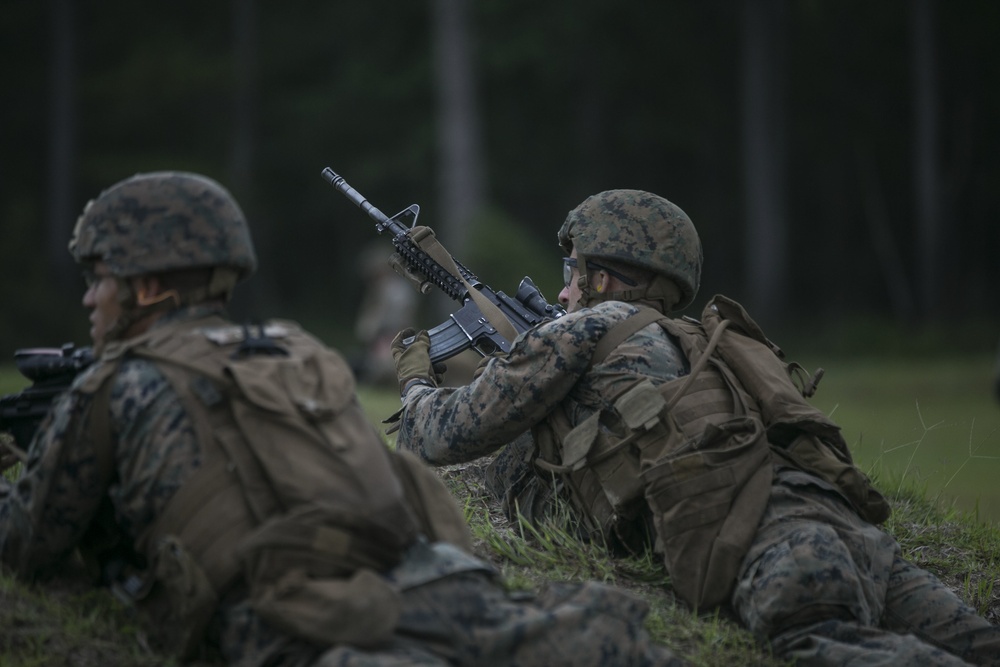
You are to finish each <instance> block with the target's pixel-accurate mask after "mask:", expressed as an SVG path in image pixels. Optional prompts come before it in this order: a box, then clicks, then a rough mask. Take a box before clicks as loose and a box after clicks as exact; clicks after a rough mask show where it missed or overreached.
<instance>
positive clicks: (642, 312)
mask: <svg viewBox="0 0 1000 667" xmlns="http://www.w3.org/2000/svg"><path fill="white" fill-rule="evenodd" d="M665 317H666V316H665V315H664V314H663V313H661V312H659V311H657V310H655V309H653V308H650V307H648V306H639V312H637V313H634V314H632V315H631V316H629V317H628V318H627V319H624V320H622V321H621V322H616V323H615V324H614V325H612V327H611V328H610V329H608V331H607V333H605V334H604V336H603V337H602V338H601V340H599V341H598V342H597V347H595V348H594V356H593V357H591V361H590V365H591V366H596V365H597V364H599V363H601V362H602V361H604V360H605V359H606V358H607V356H608V355H609V354H611V351H612V350H614V349H615V348H616V347H618V346H619V345H621V344H622V343H624V342H625V341H626V340H627V339H628V338H629V337H630V336H631V335H632V334H634V333H636V332H637V331H639V329H644V328H646V327H648V326H649V325H650V324H652V323H653V322H656V321H659V320H661V319H664V318H665Z"/></svg>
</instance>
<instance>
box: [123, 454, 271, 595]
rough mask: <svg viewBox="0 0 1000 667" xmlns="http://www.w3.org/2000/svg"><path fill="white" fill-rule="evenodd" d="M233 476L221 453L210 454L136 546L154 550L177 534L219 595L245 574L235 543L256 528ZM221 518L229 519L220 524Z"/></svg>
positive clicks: (147, 550)
mask: <svg viewBox="0 0 1000 667" xmlns="http://www.w3.org/2000/svg"><path fill="white" fill-rule="evenodd" d="M232 475H233V473H232V472H230V471H229V467H228V464H227V463H226V461H225V460H224V458H223V457H221V456H215V457H212V458H211V459H210V460H209V462H208V463H207V464H206V465H205V466H203V467H202V468H199V469H198V470H197V471H196V472H195V473H194V474H193V475H192V476H191V477H190V478H188V479H187V481H185V482H184V486H182V487H181V488H180V489H179V490H178V491H177V493H175V494H174V495H173V497H172V498H171V499H170V501H169V502H168V503H167V506H166V508H165V509H164V511H163V513H162V514H161V515H160V516H159V517H158V518H157V520H156V522H155V523H154V524H153V525H152V526H151V527H150V528H149V530H148V531H147V532H146V533H145V534H143V535H142V536H141V537H140V539H139V543H138V545H137V546H139V547H140V548H142V549H143V550H144V551H146V552H148V553H152V551H155V549H156V545H157V544H158V543H159V541H160V540H162V539H164V538H166V537H168V536H176V537H177V538H179V539H180V540H181V542H182V543H183V544H184V546H185V548H186V549H187V550H188V552H189V553H190V554H191V555H192V556H193V557H194V558H195V560H196V561H197V562H198V563H199V564H200V565H201V567H202V568H203V569H204V571H205V575H206V576H207V578H208V581H209V582H210V583H211V584H212V588H213V589H214V590H215V592H216V593H217V594H218V595H220V596H221V595H224V594H225V592H226V591H227V590H228V589H229V587H230V586H231V585H232V584H233V583H235V582H236V580H237V579H238V578H239V576H240V574H241V570H240V563H239V561H238V560H237V558H236V549H235V547H234V545H235V544H236V543H237V542H239V541H240V540H241V539H242V538H243V537H244V536H245V535H246V534H247V533H249V532H250V530H251V529H252V525H251V524H250V520H249V515H248V514H247V512H246V510H245V509H244V501H243V492H242V490H241V489H240V486H239V485H238V484H235V483H234V482H233V480H232ZM220 517H228V520H227V521H225V522H223V523H220V521H219V518H220ZM150 548H151V549H152V550H150Z"/></svg>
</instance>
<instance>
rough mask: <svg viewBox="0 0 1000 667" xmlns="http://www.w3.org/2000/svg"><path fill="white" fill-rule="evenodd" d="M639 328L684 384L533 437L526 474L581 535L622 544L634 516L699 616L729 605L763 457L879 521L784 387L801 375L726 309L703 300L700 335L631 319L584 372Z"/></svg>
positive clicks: (873, 504)
mask: <svg viewBox="0 0 1000 667" xmlns="http://www.w3.org/2000/svg"><path fill="white" fill-rule="evenodd" d="M653 322H657V323H659V324H660V326H661V327H663V328H664V329H665V330H666V331H667V332H668V333H669V334H670V335H671V336H673V337H674V339H675V340H677V341H678V343H679V344H680V346H681V348H682V351H683V352H684V354H685V355H686V357H687V358H688V360H689V361H690V363H691V372H690V373H689V374H688V375H687V376H685V377H682V378H678V379H677V380H673V381H670V382H666V383H664V384H662V385H660V386H659V387H654V386H653V385H652V383H650V382H649V381H648V380H643V381H639V382H637V383H635V384H634V385H632V386H631V387H630V388H628V389H627V390H625V391H623V392H622V393H621V394H620V395H619V396H617V397H612V399H613V401H614V410H612V411H610V413H595V414H594V415H592V416H591V418H590V419H588V420H585V421H584V422H582V423H580V424H577V425H576V426H571V425H570V424H569V423H568V421H567V420H566V418H565V416H564V415H561V413H557V414H554V415H553V417H552V418H551V419H550V420H548V422H547V424H546V425H545V428H543V429H536V437H537V438H538V447H539V456H540V458H539V460H538V461H536V464H537V465H538V467H539V468H540V469H541V470H542V474H557V475H559V477H560V479H561V480H562V481H563V482H564V483H565V485H566V487H567V488H568V489H569V492H570V498H571V500H572V502H573V503H574V504H575V505H576V506H577V507H578V508H579V509H580V510H581V513H582V514H583V515H584V516H585V518H586V520H587V522H588V523H589V525H590V526H591V527H592V530H594V531H595V532H598V531H599V532H601V533H603V534H604V535H605V536H609V535H611V536H614V537H617V538H618V539H620V540H621V541H623V542H625V543H626V544H628V540H634V539H635V538H636V536H637V529H636V526H637V525H639V526H640V527H641V521H642V519H641V515H640V510H639V507H640V503H641V504H642V505H643V506H646V507H648V508H649V509H650V510H651V512H652V523H653V526H654V528H655V535H656V548H657V551H659V552H661V553H662V554H663V557H664V563H665V565H666V567H667V571H668V573H669V574H670V576H671V582H672V585H673V586H674V589H675V590H676V592H677V593H678V595H679V596H680V597H681V598H683V599H684V600H685V601H687V602H688V603H689V604H690V605H691V606H692V607H695V608H706V607H714V606H717V605H720V604H725V603H727V602H728V600H729V597H730V595H731V593H732V589H733V586H734V585H735V578H736V574H737V571H738V568H739V565H740V563H741V561H742V559H743V556H744V555H745V554H746V552H747V550H748V549H749V547H750V544H751V542H752V540H753V537H754V534H755V532H756V528H757V525H758V523H759V522H760V518H761V516H762V515H763V512H764V508H765V506H766V505H767V501H768V498H769V497H770V488H771V482H772V477H773V465H774V462H775V457H780V459H781V460H782V461H784V462H786V463H787V464H789V465H794V466H796V467H799V468H801V469H803V470H806V471H809V472H812V473H814V474H816V475H817V476H819V477H820V478H822V479H824V480H826V481H828V482H830V483H831V484H834V485H835V486H837V487H838V488H840V489H841V491H842V492H843V493H844V494H845V496H846V497H847V498H848V499H849V500H850V501H851V502H852V503H853V504H854V506H855V507H856V508H857V509H858V511H859V513H861V515H862V516H864V517H865V518H866V519H868V520H870V521H876V522H877V521H882V520H884V519H885V518H886V517H887V516H888V505H887V503H885V500H884V499H883V498H882V497H881V496H880V495H879V494H878V492H877V491H875V489H874V488H873V487H872V486H871V484H870V483H869V481H868V479H867V478H866V477H865V476H864V475H863V474H862V473H861V472H860V471H859V470H858V469H857V468H856V467H855V466H854V464H853V462H852V461H851V458H850V454H849V452H848V449H847V446H846V443H844V441H843V438H842V436H841V435H840V431H839V428H838V427H837V426H836V425H835V424H834V423H833V422H831V421H830V420H829V419H828V418H826V416H825V415H823V414H822V413H821V412H819V411H818V410H817V409H815V408H814V407H812V406H811V405H809V404H808V403H807V402H806V401H805V398H804V397H803V392H805V393H806V394H811V391H813V390H814V389H815V386H814V384H813V385H811V386H810V385H805V386H803V387H802V388H800V387H796V385H795V383H794V382H793V380H792V377H795V376H800V375H801V373H802V372H801V369H800V368H799V367H798V366H797V365H796V364H791V363H786V362H785V361H783V359H782V353H781V351H780V349H778V348H777V347H776V346H774V345H773V344H772V343H771V342H770V341H768V340H767V338H766V337H765V336H764V334H763V332H762V331H761V330H760V328H759V327H758V326H757V325H756V323H754V322H753V320H752V319H751V318H750V317H749V315H747V314H746V312H745V311H744V310H743V308H742V307H741V306H740V305H739V304H737V303H736V302H734V301H732V300H730V299H728V298H726V297H723V296H716V297H715V298H713V299H712V301H710V302H709V304H708V305H707V306H706V308H705V310H704V312H703V316H702V321H701V322H697V321H695V320H688V319H684V320H675V319H670V318H667V317H665V316H663V315H662V314H661V313H659V312H657V311H655V310H653V309H651V308H641V309H640V311H639V312H638V313H637V314H636V315H634V316H633V317H631V318H629V319H627V320H625V321H623V322H621V323H619V324H618V325H617V326H615V327H613V328H612V329H611V330H610V331H609V332H608V333H607V334H606V335H605V337H604V338H603V339H602V340H601V342H600V343H599V345H598V348H597V350H596V351H595V355H594V359H593V361H592V363H595V364H596V363H599V362H600V361H601V360H603V359H604V358H605V357H606V356H607V354H608V353H610V352H611V351H612V350H613V349H614V348H615V347H617V345H619V344H620V343H621V342H623V341H624V340H625V339H627V338H628V337H629V336H631V335H632V334H633V333H635V332H636V331H638V330H639V329H641V328H643V327H645V326H648V325H649V324H652V323H653ZM613 434H617V435H613ZM638 534H641V531H640V532H639V533H638ZM633 548H634V547H633Z"/></svg>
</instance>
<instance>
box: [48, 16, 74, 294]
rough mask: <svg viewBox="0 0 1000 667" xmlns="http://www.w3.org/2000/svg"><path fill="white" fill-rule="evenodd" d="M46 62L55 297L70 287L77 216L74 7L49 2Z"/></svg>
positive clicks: (50, 258) (51, 264) (51, 260)
mask: <svg viewBox="0 0 1000 667" xmlns="http://www.w3.org/2000/svg"><path fill="white" fill-rule="evenodd" d="M49 12H50V16H49V19H50V24H49V28H50V37H51V40H52V41H51V43H50V45H49V57H50V59H51V60H50V62H51V70H50V71H51V78H50V81H49V83H50V98H49V118H48V124H49V158H48V179H47V180H48V183H47V186H46V200H47V203H48V208H47V211H46V224H45V228H46V233H45V238H46V242H45V243H46V255H47V260H48V265H49V267H50V270H51V275H53V276H55V279H56V282H57V287H58V289H59V291H60V292H64V293H67V292H69V290H70V289H71V288H72V286H73V285H74V284H75V283H74V276H75V271H74V270H73V261H72V259H71V258H70V254H69V253H68V252H67V249H66V248H67V244H68V242H69V238H70V234H71V232H72V230H73V225H74V222H75V220H76V216H77V214H78V213H79V211H76V210H75V208H76V202H75V201H74V188H73V170H74V164H75V161H76V114H77V108H76V64H75V60H76V59H75V51H76V44H75V38H76V3H75V2H74V0H49Z"/></svg>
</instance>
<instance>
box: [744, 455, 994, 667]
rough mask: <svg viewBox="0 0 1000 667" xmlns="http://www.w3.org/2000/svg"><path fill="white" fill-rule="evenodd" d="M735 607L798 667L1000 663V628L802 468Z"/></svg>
mask: <svg viewBox="0 0 1000 667" xmlns="http://www.w3.org/2000/svg"><path fill="white" fill-rule="evenodd" d="M733 607H734V609H735V611H736V612H737V614H738V615H739V617H740V619H741V620H742V621H743V623H745V624H746V626H747V627H748V628H749V629H750V630H751V631H752V632H753V633H754V635H755V636H756V637H757V638H758V639H759V640H761V641H762V642H767V641H770V644H771V646H772V648H773V650H774V652H775V654H776V655H778V656H781V657H783V658H790V659H794V660H795V661H796V664H801V665H848V664H850V665H966V664H973V665H1000V627H997V626H995V625H992V624H990V623H989V622H988V621H986V620H985V619H983V618H981V617H979V616H977V615H976V613H975V611H974V610H973V609H972V608H971V607H969V606H968V605H966V604H965V603H963V602H962V601H961V599H959V598H958V597H957V596H956V595H955V594H954V593H953V592H952V591H951V590H949V589H948V588H947V587H946V586H945V585H944V584H942V583H941V582H940V581H939V580H938V579H937V578H936V577H935V576H934V575H932V574H931V573H929V572H927V571H925V570H923V569H921V568H918V567H916V566H914V565H913V564H911V563H909V562H907V561H906V560H904V559H903V558H902V557H901V556H900V549H899V545H898V544H897V543H896V541H895V540H894V539H893V538H892V537H891V536H889V535H887V534H886V533H885V532H883V531H882V530H880V529H879V528H877V527H876V526H873V525H871V524H869V523H867V522H865V521H863V520H862V519H860V518H859V517H858V516H857V515H856V514H855V512H854V511H853V510H852V509H851V508H850V506H849V505H848V504H847V502H846V501H845V500H844V499H843V498H842V497H841V496H839V494H837V493H836V492H835V491H833V490H824V489H822V488H819V487H818V486H817V484H816V483H815V480H814V478H812V477H809V476H806V475H803V474H801V473H795V472H788V471H786V472H780V473H779V475H778V480H777V481H776V483H775V484H774V488H773V490H772V495H771V500H770V501H769V503H768V507H767V510H766V512H765V515H764V518H763V519H762V521H761V526H760V528H759V530H758V533H757V536H756V538H755V541H754V543H753V545H752V546H751V548H750V552H749V553H748V554H747V556H746V558H745V559H744V561H743V565H742V567H741V572H740V574H739V579H738V581H737V586H736V590H735V592H734V594H733Z"/></svg>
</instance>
